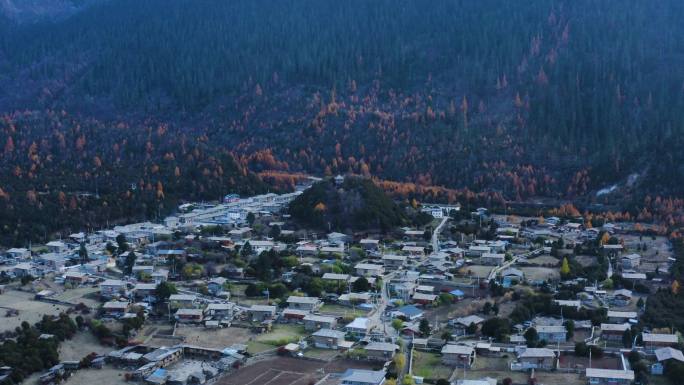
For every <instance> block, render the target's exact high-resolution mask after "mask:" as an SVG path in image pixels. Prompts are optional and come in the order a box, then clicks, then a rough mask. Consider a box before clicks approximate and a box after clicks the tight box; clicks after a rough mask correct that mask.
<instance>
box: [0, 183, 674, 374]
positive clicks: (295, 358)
mask: <svg viewBox="0 0 684 385" xmlns="http://www.w3.org/2000/svg"><path fill="white" fill-rule="evenodd" d="M344 178H345V177H344V176H337V177H336V178H334V179H333V180H331V181H329V183H335V184H336V185H338V186H340V187H339V188H342V187H341V185H342V183H343V182H344ZM314 183H322V181H321V180H320V179H318V178H310V179H308V180H305V181H302V182H300V184H299V185H298V186H297V189H296V190H295V191H294V192H289V193H284V194H275V193H270V194H264V195H257V196H252V197H241V196H238V195H236V194H228V195H226V196H225V197H224V199H223V201H222V202H218V203H199V202H198V203H190V204H183V205H181V206H179V207H178V208H177V212H176V213H175V214H174V215H173V216H169V217H166V218H164V219H163V220H162V221H159V222H155V223H153V222H144V223H130V224H125V225H117V226H113V227H112V228H109V229H103V230H97V231H89V232H81V233H75V234H70V235H69V236H68V237H65V238H62V239H55V240H53V241H51V242H48V243H46V244H44V245H27V247H26V248H11V249H6V250H4V251H1V252H0V338H2V341H5V340H11V339H13V338H15V333H16V332H15V329H21V328H22V327H24V326H23V325H24V324H28V325H34V324H36V323H39V322H41V320H43V322H45V321H44V320H45V319H46V317H47V318H48V319H50V318H51V317H52V318H57V317H59V316H60V314H68V315H70V317H71V318H72V319H73V320H74V322H75V323H76V324H77V326H78V331H77V332H76V333H75V335H74V336H73V337H71V338H70V339H69V338H67V339H64V340H61V341H60V343H59V344H58V345H59V363H57V364H56V365H54V366H53V367H52V368H50V369H49V370H48V371H44V372H39V373H32V374H30V375H29V376H28V377H27V378H26V379H24V380H23V382H22V383H24V384H36V383H39V384H56V383H65V384H75V385H87V384H93V383H98V384H102V385H109V384H123V383H125V382H139V383H146V384H160V385H161V384H170V385H185V384H210V383H215V384H222V385H238V384H250V385H259V384H269V385H290V384H292V385H294V384H297V385H308V384H317V385H333V384H334V385H338V384H343V385H382V384H414V383H415V384H420V383H433V384H440V385H444V384H455V385H485V384H488V385H495V384H505V385H507V384H561V383H562V384H567V385H573V384H591V385H595V384H632V383H652V384H667V383H668V382H667V380H666V376H665V372H666V371H667V370H668V368H677V367H678V365H684V355H683V354H682V350H681V347H682V343H681V335H680V333H679V331H678V330H674V329H673V328H663V329H655V328H653V329H651V328H648V327H645V326H644V323H643V322H642V320H641V319H642V315H643V313H644V312H645V309H646V308H647V307H648V306H649V304H648V295H649V293H654V292H656V291H658V290H678V286H677V285H676V281H674V283H673V281H672V279H671V278H670V275H669V271H670V269H671V267H672V265H673V263H674V262H675V261H676V258H675V255H674V253H673V250H672V245H671V244H670V242H669V240H668V239H667V238H666V237H664V236H661V235H644V233H643V231H642V232H638V231H636V229H635V226H634V223H630V222H616V223H604V224H603V225H602V226H600V227H594V226H591V225H587V222H586V221H585V220H584V219H583V218H582V217H581V216H579V217H572V218H567V217H564V218H560V217H554V216H546V217H536V216H534V217H532V216H518V215H511V214H505V213H490V212H489V210H487V209H486V208H466V207H462V206H461V205H459V204H450V205H447V204H437V203H434V204H433V203H421V204H420V205H417V206H416V208H415V210H418V211H420V213H421V215H424V216H426V218H427V220H426V223H424V224H423V225H422V226H405V227H398V228H393V229H391V230H388V231H363V232H335V231H329V232H321V231H318V230H312V229H308V228H306V227H304V226H301V225H300V224H298V223H296V221H294V220H293V219H292V217H291V215H290V214H289V211H288V206H289V204H290V203H291V202H293V201H294V200H295V199H297V197H298V196H299V195H301V194H303V193H304V192H305V191H306V190H307V189H308V188H310V187H311V186H312V185H313V184H314ZM40 338H43V339H50V338H57V337H56V336H54V335H51V334H45V333H44V334H42V335H41V336H40ZM671 370H674V369H671ZM12 375H13V368H12V367H2V368H0V384H4V382H3V381H10V380H11V378H12ZM7 383H14V382H7Z"/></svg>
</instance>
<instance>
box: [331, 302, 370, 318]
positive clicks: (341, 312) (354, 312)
mask: <svg viewBox="0 0 684 385" xmlns="http://www.w3.org/2000/svg"><path fill="white" fill-rule="evenodd" d="M319 311H320V312H321V313H325V314H334V315H337V316H342V317H350V318H356V317H363V316H365V315H367V314H368V313H367V312H365V311H363V310H361V309H359V308H358V307H357V308H356V309H352V308H351V307H347V306H342V305H331V304H325V305H323V306H321V308H320V310H319Z"/></svg>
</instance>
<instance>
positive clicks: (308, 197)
mask: <svg viewBox="0 0 684 385" xmlns="http://www.w3.org/2000/svg"><path fill="white" fill-rule="evenodd" d="M289 209H290V214H291V215H292V217H293V218H294V219H295V220H297V221H298V222H299V223H301V224H303V225H306V226H309V227H315V228H318V229H321V230H325V231H334V230H336V231H344V230H352V231H357V230H367V229H381V230H388V229H391V228H393V227H396V226H399V225H402V224H403V223H405V222H406V221H407V217H406V214H405V213H404V211H403V210H402V208H401V207H399V205H397V204H396V203H395V202H394V201H393V200H392V199H391V198H390V197H388V196H387V195H386V194H385V193H384V192H383V191H382V190H381V189H380V188H379V187H377V186H376V185H375V184H374V183H373V182H372V181H371V180H370V179H366V178H360V177H346V178H344V179H342V178H341V177H338V178H329V179H326V180H324V181H322V182H319V183H316V184H315V185H313V186H312V187H311V188H310V189H308V190H307V191H305V192H304V193H303V194H302V195H300V196H299V197H297V199H295V200H294V201H293V202H292V203H291V204H290V208H289Z"/></svg>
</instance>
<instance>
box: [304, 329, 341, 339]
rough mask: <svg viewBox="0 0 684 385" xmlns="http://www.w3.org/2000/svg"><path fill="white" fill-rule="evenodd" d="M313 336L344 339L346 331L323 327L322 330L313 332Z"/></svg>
mask: <svg viewBox="0 0 684 385" xmlns="http://www.w3.org/2000/svg"><path fill="white" fill-rule="evenodd" d="M312 336H314V337H325V338H337V339H343V338H344V332H341V331H339V330H332V329H321V330H318V331H317V332H316V333H314V334H312Z"/></svg>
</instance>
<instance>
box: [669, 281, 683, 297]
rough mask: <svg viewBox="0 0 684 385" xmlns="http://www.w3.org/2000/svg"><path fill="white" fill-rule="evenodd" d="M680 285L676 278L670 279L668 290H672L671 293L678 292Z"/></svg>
mask: <svg viewBox="0 0 684 385" xmlns="http://www.w3.org/2000/svg"><path fill="white" fill-rule="evenodd" d="M680 286H681V285H680V284H679V281H677V280H676V279H675V280H674V281H672V285H670V290H671V291H672V294H679V287H680Z"/></svg>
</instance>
